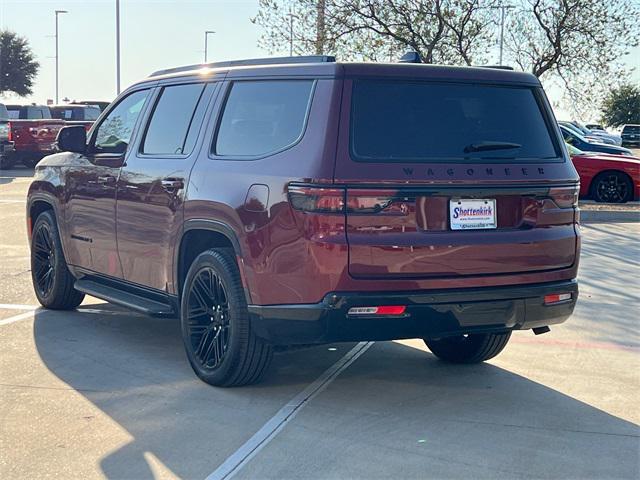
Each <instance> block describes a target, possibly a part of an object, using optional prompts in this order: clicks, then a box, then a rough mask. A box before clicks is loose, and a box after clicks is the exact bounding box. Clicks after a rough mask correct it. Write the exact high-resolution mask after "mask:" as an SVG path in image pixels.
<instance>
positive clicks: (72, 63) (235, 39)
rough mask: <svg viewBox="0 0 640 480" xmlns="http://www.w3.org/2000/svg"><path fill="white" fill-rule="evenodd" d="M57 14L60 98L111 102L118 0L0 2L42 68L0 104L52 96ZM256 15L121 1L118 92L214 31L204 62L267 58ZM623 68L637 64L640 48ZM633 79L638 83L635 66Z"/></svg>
mask: <svg viewBox="0 0 640 480" xmlns="http://www.w3.org/2000/svg"><path fill="white" fill-rule="evenodd" d="M55 10H68V12H69V13H67V14H61V15H60V16H59V70H60V76H59V97H60V100H62V99H63V98H65V97H66V98H69V99H70V100H112V99H113V98H115V95H116V73H115V71H116V69H115V63H116V62H115V58H116V53H115V51H116V49H115V0H84V1H82V0H0V28H2V29H9V30H13V31H15V32H16V33H18V34H19V35H22V36H24V37H26V38H27V39H28V40H29V43H30V45H31V47H32V49H33V52H34V54H35V56H36V58H37V60H38V61H39V62H40V65H41V66H40V72H39V75H38V77H37V80H36V84H35V86H34V94H33V95H32V96H30V97H26V98H20V99H17V98H16V97H4V101H16V100H17V101H20V102H37V103H45V102H46V101H47V99H54V98H55V40H54V33H55V14H54V11H55ZM257 12H258V0H200V1H197V0H120V41H121V85H122V89H124V88H126V87H127V86H128V85H131V84H132V83H134V82H136V81H137V80H140V79H142V78H144V77H146V76H148V75H149V74H151V73H152V72H153V71H155V70H159V69H161V68H166V67H173V66H178V65H189V64H196V63H201V62H202V61H203V60H204V31H205V30H214V31H215V32H216V33H215V34H213V35H210V36H209V46H208V59H209V61H218V60H230V59H241V58H254V57H264V56H269V53H268V52H265V51H263V50H262V49H260V48H259V47H258V46H257V43H258V38H259V37H260V34H261V28H260V27H259V26H257V25H254V24H253V23H251V20H250V19H251V18H252V17H254V16H255V15H256V14H257ZM287 53H288V52H287V51H286V49H285V51H283V52H280V54H281V55H286V54H287ZM627 63H628V64H629V65H634V64H635V65H636V66H638V67H640V48H637V49H635V50H634V51H633V52H632V54H631V55H630V56H629V57H628V58H627ZM633 80H634V81H636V82H640V68H638V69H637V71H636V72H635V73H634V75H633ZM547 94H548V96H549V97H550V99H551V103H552V104H553V105H554V110H556V116H557V117H558V118H569V116H570V113H568V112H567V111H565V110H564V109H563V108H562V106H561V105H560V99H561V97H562V91H561V90H560V89H558V88H556V87H550V86H548V88H547ZM582 120H584V121H590V120H592V119H582Z"/></svg>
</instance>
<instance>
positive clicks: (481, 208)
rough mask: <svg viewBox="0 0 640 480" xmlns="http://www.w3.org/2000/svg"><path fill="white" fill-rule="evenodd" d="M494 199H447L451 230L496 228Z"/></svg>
mask: <svg viewBox="0 0 640 480" xmlns="http://www.w3.org/2000/svg"><path fill="white" fill-rule="evenodd" d="M496 218H497V217H496V201H495V199H493V198H491V199H473V200H469V199H457V200H450V201H449V220H450V222H451V230H478V229H484V228H496V226H497V224H496Z"/></svg>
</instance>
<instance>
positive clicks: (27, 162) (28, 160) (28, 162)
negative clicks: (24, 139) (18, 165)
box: [22, 157, 41, 168]
mask: <svg viewBox="0 0 640 480" xmlns="http://www.w3.org/2000/svg"><path fill="white" fill-rule="evenodd" d="M40 160H41V159H40V158H34V157H25V158H23V159H22V164H23V165H24V166H25V167H27V168H36V165H37V164H38V162H39V161H40Z"/></svg>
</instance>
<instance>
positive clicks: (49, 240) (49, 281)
mask: <svg viewBox="0 0 640 480" xmlns="http://www.w3.org/2000/svg"><path fill="white" fill-rule="evenodd" d="M32 245H33V247H32V255H33V280H34V284H35V285H34V286H35V287H36V289H37V290H38V293H39V294H40V295H41V296H42V297H48V296H49V295H50V294H51V291H52V289H53V285H54V281H55V277H56V269H55V265H56V252H55V249H54V243H53V237H52V235H51V229H50V228H49V225H47V224H46V223H44V222H42V223H40V224H38V226H37V230H35V231H34V232H33V244H32Z"/></svg>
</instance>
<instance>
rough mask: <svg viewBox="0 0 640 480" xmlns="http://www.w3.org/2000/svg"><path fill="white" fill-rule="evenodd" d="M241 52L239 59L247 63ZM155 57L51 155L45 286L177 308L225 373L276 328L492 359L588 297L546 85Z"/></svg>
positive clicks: (467, 73)
mask: <svg viewBox="0 0 640 480" xmlns="http://www.w3.org/2000/svg"><path fill="white" fill-rule="evenodd" d="M238 66H239V67H240V68H238ZM207 67H208V68H202V67H201V66H199V65H198V66H192V67H184V68H177V69H170V70H166V71H160V72H156V73H155V74H154V75H152V76H151V78H148V79H146V80H143V81H141V82H140V83H137V84H135V85H133V86H131V87H130V88H128V89H127V90H126V91H125V92H123V93H122V94H121V95H120V96H119V97H118V98H117V99H116V101H114V102H113V103H112V104H111V105H110V106H109V108H108V109H107V110H105V112H104V113H103V115H102V116H101V118H100V120H99V121H98V122H96V124H95V125H94V126H93V128H92V129H91V131H90V132H89V134H88V136H87V135H86V133H85V130H84V129H83V128H79V127H67V128H64V129H62V130H61V131H60V133H59V135H58V139H57V143H58V147H59V148H60V149H61V150H62V151H63V153H58V154H55V155H51V156H49V157H46V158H45V159H43V160H42V161H41V162H40V163H39V164H38V166H37V168H36V172H35V177H34V180H33V182H32V184H31V186H30V190H29V194H28V202H27V215H28V225H29V229H28V231H29V238H30V242H31V258H32V260H31V261H32V268H31V270H32V278H33V284H34V289H35V292H36V295H37V297H38V300H39V301H40V303H41V304H42V305H44V306H45V307H48V308H54V309H72V308H75V307H76V306H77V305H79V304H80V302H82V299H83V297H84V294H90V295H93V296H96V297H99V298H102V299H105V300H108V301H110V302H114V303H117V304H120V305H124V306H126V307H129V308H132V309H135V310H138V311H141V312H144V313H147V314H149V315H156V316H169V317H178V318H179V319H180V321H181V325H182V335H183V339H184V345H185V349H186V353H187V357H188V359H189V362H190V363H191V365H192V367H193V369H194V371H195V372H196V374H197V375H198V376H199V377H200V378H201V379H203V380H204V381H206V382H208V383H211V384H213V385H220V386H230V385H242V384H246V383H250V382H254V381H256V380H258V379H259V378H260V376H261V374H262V373H263V372H264V370H265V368H266V367H267V365H268V363H269V360H270V358H271V356H272V352H273V350H274V348H273V347H274V345H290V344H314V343H327V342H334V341H354V340H390V339H400V338H423V339H425V342H426V344H427V345H428V347H429V348H430V349H431V351H432V352H433V353H434V354H435V355H436V356H438V357H440V358H441V359H444V360H448V361H452V362H460V363H474V362H481V361H484V360H487V359H489V358H492V357H493V356H495V355H497V354H498V353H499V352H500V351H501V350H502V349H503V348H504V347H505V345H506V344H507V342H508V340H509V337H510V335H511V332H512V331H513V330H522V329H533V331H534V333H536V334H539V333H545V332H547V331H548V330H549V328H548V326H549V325H552V324H557V323H561V322H563V321H565V320H566V319H567V318H568V317H569V316H570V315H571V313H572V311H573V309H574V306H575V303H576V300H577V296H578V287H577V283H576V273H577V269H578V256H579V245H580V233H579V230H578V228H577V222H578V209H577V206H576V202H577V198H578V175H577V173H576V170H575V168H574V167H573V165H572V164H571V161H570V160H569V158H568V156H567V153H566V150H565V148H564V147H563V146H562V137H561V135H560V132H559V131H558V128H557V126H556V123H555V120H554V118H553V115H552V113H551V110H550V107H549V103H548V102H547V99H546V97H545V94H544V92H543V90H542V87H541V85H540V83H539V81H538V80H537V79H536V78H535V77H534V76H532V75H530V74H526V73H522V72H514V71H507V70H503V69H492V68H458V67H455V68H453V67H442V66H433V65H421V64H373V63H366V64H360V63H336V62H335V61H333V59H332V58H331V57H310V58H308V57H299V58H284V59H275V60H274V59H268V60H264V61H260V60H254V61H239V62H225V63H222V64H210V65H208V66H207Z"/></svg>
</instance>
